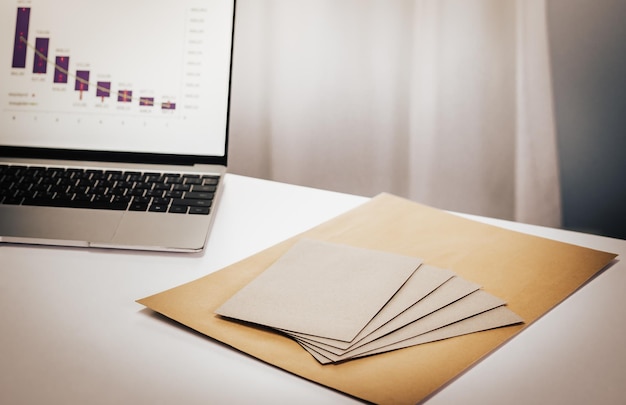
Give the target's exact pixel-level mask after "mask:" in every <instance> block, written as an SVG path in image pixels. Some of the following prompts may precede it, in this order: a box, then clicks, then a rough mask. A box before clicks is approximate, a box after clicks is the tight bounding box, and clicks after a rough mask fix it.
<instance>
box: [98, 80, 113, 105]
mask: <svg viewBox="0 0 626 405" xmlns="http://www.w3.org/2000/svg"><path fill="white" fill-rule="evenodd" d="M96 96H97V97H100V98H101V100H102V101H104V98H105V97H111V82H98V83H97V85H96Z"/></svg>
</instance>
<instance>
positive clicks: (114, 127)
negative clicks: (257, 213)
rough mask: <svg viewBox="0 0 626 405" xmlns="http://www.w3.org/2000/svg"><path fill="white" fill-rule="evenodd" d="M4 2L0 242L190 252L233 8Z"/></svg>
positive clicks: (205, 216) (223, 93) (212, 181)
mask: <svg viewBox="0 0 626 405" xmlns="http://www.w3.org/2000/svg"><path fill="white" fill-rule="evenodd" d="M1 1H2V3H1V4H2V5H1V10H0V38H4V39H3V40H2V41H0V76H1V77H2V79H1V80H0V242H7V243H27V244H44V245H62V246H80V247H98V248H121V249H139V250H156V251H175V252H198V251H201V250H202V249H203V248H204V246H205V245H206V242H207V239H208V234H209V231H210V227H211V225H212V223H213V220H214V218H215V215H216V212H217V208H218V202H219V199H220V196H221V190H222V187H223V176H224V174H225V171H226V164H227V150H228V149H227V144H228V136H227V135H228V110H229V108H228V107H229V97H230V74H231V59H232V41H233V30H234V14H235V4H234V0H180V1H176V2H146V1H142V0H123V1H122V0H113V1H108V2H102V1H93V0H86V1H84V2H78V3H76V2H70V1H69V0H54V1H45V2H44V1H41V0H38V1H34V0H33V1H28V2H15V1H9V0H1ZM70 9H71V14H68V12H69V10H70ZM44 173H45V175H44ZM26 174H28V175H33V176H34V177H35V182H36V184H35V185H33V186H27V185H26V180H25V179H24V177H23V175H26ZM44 178H45V180H42V179H44ZM153 180H154V182H152V181H153ZM83 192H84V193H85V194H86V195H85V196H83V195H79V194H80V193H83ZM96 201H97V202H98V203H97V204H95V205H93V206H91V205H90V204H92V203H94V202H96ZM103 201H104V202H103ZM123 202H126V203H127V206H126V208H124V204H123Z"/></svg>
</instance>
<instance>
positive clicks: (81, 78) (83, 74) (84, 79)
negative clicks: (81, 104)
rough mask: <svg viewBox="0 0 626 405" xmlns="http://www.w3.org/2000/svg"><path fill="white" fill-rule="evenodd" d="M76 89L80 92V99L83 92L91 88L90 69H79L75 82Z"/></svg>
mask: <svg viewBox="0 0 626 405" xmlns="http://www.w3.org/2000/svg"><path fill="white" fill-rule="evenodd" d="M74 90H76V91H79V92H80V99H81V100H82V99H83V92H84V91H87V90H89V71H88V70H77V71H76V82H75V84H74Z"/></svg>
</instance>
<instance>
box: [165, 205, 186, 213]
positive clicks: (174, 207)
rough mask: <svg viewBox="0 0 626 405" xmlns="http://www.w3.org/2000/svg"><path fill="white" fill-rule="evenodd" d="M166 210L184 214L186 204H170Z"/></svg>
mask: <svg viewBox="0 0 626 405" xmlns="http://www.w3.org/2000/svg"><path fill="white" fill-rule="evenodd" d="M168 212H171V213H174V214H186V213H187V206H186V205H172V206H170V209H169V210H168Z"/></svg>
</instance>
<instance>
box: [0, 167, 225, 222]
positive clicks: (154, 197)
mask: <svg viewBox="0 0 626 405" xmlns="http://www.w3.org/2000/svg"><path fill="white" fill-rule="evenodd" d="M218 181H219V176H211V175H198V174H184V173H157V172H137V171H121V170H98V169H93V170H92V169H79V168H63V167H41V166H20V165H6V164H0V204H12V205H36V206H47V207H72V208H92V209H104V210H130V211H150V212H162V213H166V212H167V213H176V214H197V215H208V214H209V213H210V212H211V205H212V203H213V197H214V195H215V191H216V187H217V184H218Z"/></svg>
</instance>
